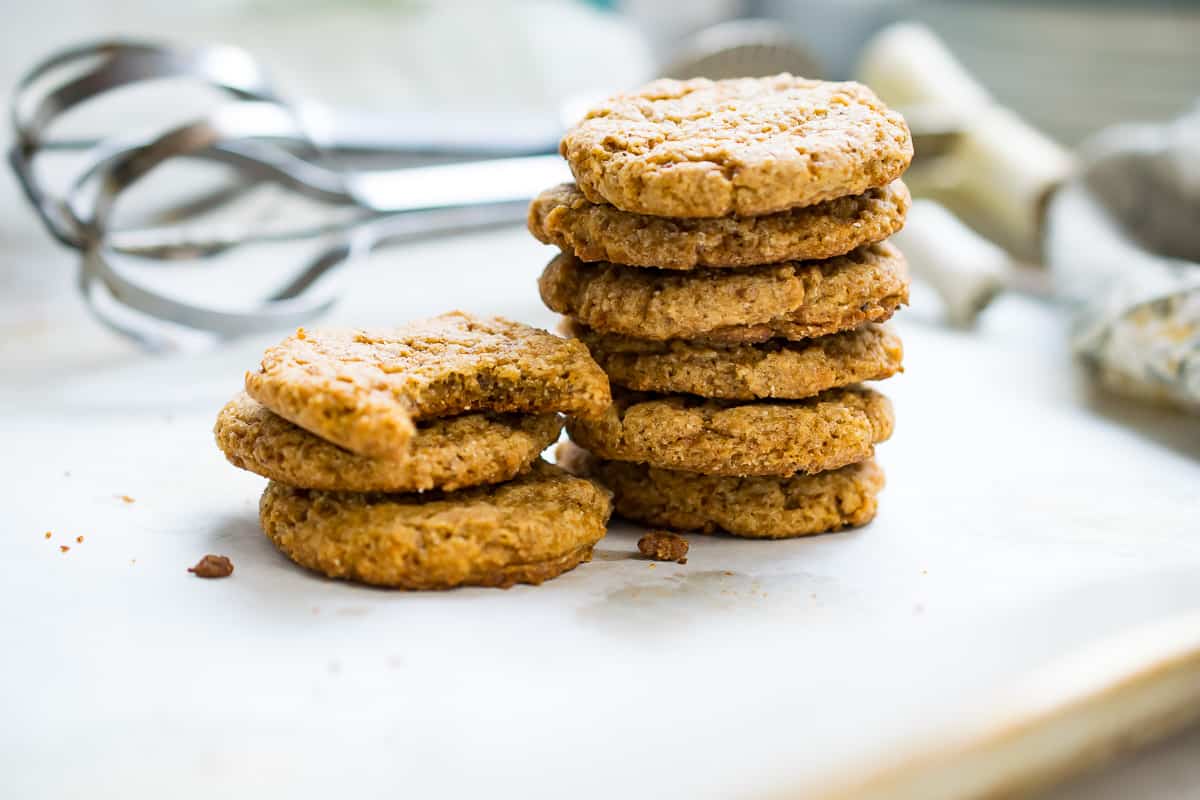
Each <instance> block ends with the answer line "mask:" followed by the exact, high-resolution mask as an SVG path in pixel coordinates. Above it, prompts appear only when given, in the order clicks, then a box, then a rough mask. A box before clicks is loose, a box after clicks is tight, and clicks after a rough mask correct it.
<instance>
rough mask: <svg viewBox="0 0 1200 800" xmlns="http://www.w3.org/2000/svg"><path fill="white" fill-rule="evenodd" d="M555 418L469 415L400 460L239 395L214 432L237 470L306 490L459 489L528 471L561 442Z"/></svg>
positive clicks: (427, 436) (415, 443)
mask: <svg viewBox="0 0 1200 800" xmlns="http://www.w3.org/2000/svg"><path fill="white" fill-rule="evenodd" d="M561 430H562V419H561V418H560V417H559V416H558V415H557V414H536V415H526V414H504V415H501V414H463V415H461V416H457V417H443V418H440V419H434V420H429V421H428V422H423V423H421V424H420V425H418V426H417V432H416V434H415V435H414V436H413V438H412V441H411V442H410V444H409V448H408V450H407V451H405V453H404V454H403V455H402V456H401V457H400V458H397V459H382V458H372V457H370V456H360V455H358V454H357V453H351V452H350V451H349V450H343V449H342V448H340V447H338V446H337V445H335V444H332V443H330V442H327V441H325V440H324V439H322V438H320V437H319V436H314V435H313V434H311V433H309V432H308V431H306V430H304V429H303V428H301V427H299V426H297V425H293V424H292V423H290V422H288V421H287V420H286V419H284V418H283V417H281V416H279V415H278V414H275V413H274V412H272V411H270V410H269V409H267V408H266V407H265V406H262V405H260V404H259V403H257V402H255V401H254V400H252V399H250V398H249V397H247V396H246V395H244V394H239V395H238V396H237V397H235V398H234V399H233V400H231V401H229V403H227V404H226V406H225V407H224V408H223V409H221V413H220V414H219V415H218V416H217V424H216V427H215V428H214V429H213V433H214V434H215V435H216V438H217V446H218V447H220V448H221V451H222V452H224V453H225V458H227V459H228V460H229V463H231V464H233V465H234V466H235V467H240V468H241V469H245V470H249V471H250V472H254V473H257V474H259V475H262V476H263V477H265V478H270V479H271V480H274V481H280V482H281V483H286V484H289V485H291V486H296V487H298V488H302V489H324V490H328V491H345V492H418V491H424V490H426V489H443V490H445V491H453V490H455V489H462V488H465V487H467V486H477V485H479V484H481V483H500V482H501V481H506V480H509V479H510V478H512V477H513V476H515V475H517V474H519V473H521V472H524V471H525V470H527V469H529V467H530V466H531V465H532V464H533V462H534V461H535V460H536V459H537V457H538V455H539V454H540V453H541V452H542V451H543V450H545V449H546V448H547V447H549V446H550V445H551V443H553V442H554V440H556V439H557V438H558V434H559V432H560V431H561Z"/></svg>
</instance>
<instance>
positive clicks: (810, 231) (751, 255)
mask: <svg viewBox="0 0 1200 800" xmlns="http://www.w3.org/2000/svg"><path fill="white" fill-rule="evenodd" d="M911 202H912V200H911V198H910V197H909V194H908V189H907V188H905V186H904V184H903V183H901V182H900V181H893V182H892V183H890V184H888V185H887V186H883V187H879V188H876V189H868V190H867V191H866V192H865V193H863V194H860V195H854V196H851V197H839V198H837V199H835V200H827V201H826V202H824V203H818V204H817V205H815V206H806V207H804V208H793V209H791V210H788V211H781V212H779V213H776V214H770V215H767V216H765V217H719V218H717V219H672V218H668V217H652V216H649V215H647V214H634V213H630V212H628V211H621V210H620V209H618V208H615V207H613V206H611V205H608V204H607V203H593V202H591V201H589V200H588V199H587V198H586V197H584V195H583V192H581V191H579V189H578V187H576V186H575V185H574V184H571V183H564V184H562V185H561V186H555V187H554V188H552V189H547V190H546V191H544V192H542V193H541V194H540V195H538V196H537V197H536V198H534V201H533V202H532V203H531V204H530V206H529V220H528V224H529V232H530V233H532V234H533V235H534V236H535V237H537V239H538V240H539V241H541V242H545V243H546V244H556V245H558V247H559V248H560V249H561V250H562V251H563V252H564V253H572V254H574V255H575V257H576V258H578V259H579V260H580V261H611V262H613V263H614V264H625V265H627V266H633V267H658V268H660V269H694V268H696V267H747V266H755V265H758V264H774V263H777V262H780V261H804V260H813V259H822V258H832V257H834V256H840V255H844V254H845V253H849V252H850V251H851V250H854V249H855V248H857V247H861V246H862V245H866V244H873V243H874V242H881V241H883V240H884V239H886V238H887V237H889V236H891V235H892V234H893V233H895V232H896V231H898V230H900V229H901V228H902V227H904V215H905V214H906V213H907V212H908V207H909V205H910V204H911Z"/></svg>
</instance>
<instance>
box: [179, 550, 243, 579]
mask: <svg viewBox="0 0 1200 800" xmlns="http://www.w3.org/2000/svg"><path fill="white" fill-rule="evenodd" d="M188 572H190V573H192V574H193V575H195V576H196V577H197V578H228V577H229V576H230V575H232V574H233V562H232V561H230V560H229V558H228V557H226V556H214V555H212V554H211V553H210V554H209V555H206V556H205V557H204V558H202V559H200V560H199V561H197V562H196V566H194V567H188Z"/></svg>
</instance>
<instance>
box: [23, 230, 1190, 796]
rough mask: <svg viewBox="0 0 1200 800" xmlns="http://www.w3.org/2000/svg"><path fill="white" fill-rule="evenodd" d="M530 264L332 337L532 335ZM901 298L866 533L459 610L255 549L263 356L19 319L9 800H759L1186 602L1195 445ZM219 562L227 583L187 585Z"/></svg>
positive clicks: (1092, 785) (403, 271)
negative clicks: (224, 426)
mask: <svg viewBox="0 0 1200 800" xmlns="http://www.w3.org/2000/svg"><path fill="white" fill-rule="evenodd" d="M29 252H30V253H34V252H37V253H40V254H41V255H42V256H44V257H46V258H47V260H48V261H49V262H51V263H48V264H47V269H53V270H62V271H63V272H65V271H66V267H67V264H66V263H57V262H66V261H67V259H66V258H65V257H64V256H63V255H62V254H61V253H58V254H57V255H52V252H57V251H50V250H49V249H48V246H44V245H33V244H31V245H30V249H29ZM548 256H549V253H548V251H547V250H546V249H545V248H542V247H541V246H539V245H537V244H536V243H534V242H532V241H531V240H530V239H529V237H528V235H527V234H525V233H524V232H523V231H521V230H519V229H512V230H504V231H498V232H493V233H488V234H478V235H472V236H463V237H458V238H455V239H447V240H440V241H430V242H426V243H421V244H418V245H412V246H407V247H405V248H402V249H396V250H392V251H388V252H387V253H385V254H382V255H380V256H379V257H377V258H376V259H375V260H374V261H373V262H372V263H371V264H370V265H366V266H364V267H362V268H361V269H359V270H358V271H357V272H356V274H355V281H354V283H353V288H352V291H351V294H350V296H348V297H347V298H346V301H345V302H344V303H343V304H342V305H341V306H339V308H338V310H337V311H336V313H335V315H334V320H333V321H337V322H348V323H351V324H361V325H364V326H365V325H373V324H386V323H388V322H394V321H399V320H403V319H409V318H413V317H417V316H423V315H428V314H432V313H437V312H440V311H443V310H446V309H448V308H451V307H463V308H468V309H471V310H474V311H478V312H482V313H491V312H498V313H505V314H507V315H509V316H513V317H516V318H519V319H523V320H526V321H529V322H533V323H537V324H541V325H544V326H550V325H552V324H553V322H554V319H553V316H552V315H551V314H550V313H549V312H548V311H546V310H545V309H544V308H542V306H541V303H540V301H539V300H538V298H537V293H536V287H535V285H534V281H535V278H536V275H537V274H538V272H539V271H540V269H541V266H542V265H543V264H544V262H545V260H546V259H547V258H548ZM917 305H918V307H917V308H915V309H913V310H909V311H907V312H905V313H902V314H901V315H899V318H898V320H897V323H898V326H899V330H900V332H901V334H902V335H903V336H904V339H905V344H906V351H907V357H906V365H907V372H906V374H905V375H903V376H901V377H899V378H896V379H894V380H891V381H888V382H887V383H885V384H883V385H882V386H881V388H882V389H883V390H884V391H885V392H887V393H888V394H889V395H890V396H891V397H892V398H893V399H894V402H895V406H896V411H897V420H898V421H897V433H896V435H895V437H894V438H893V440H892V441H891V442H888V443H887V444H885V445H883V446H881V447H880V449H879V459H880V462H881V463H882V465H883V466H884V468H885V469H886V470H887V473H888V479H889V486H888V488H887V490H886V491H885V493H884V495H883V497H882V503H881V511H880V516H879V518H878V519H877V521H876V522H874V523H873V524H872V525H870V526H868V527H867V528H865V529H862V530H859V531H854V532H849V533H843V534H838V535H831V536H824V537H816V538H811V539H804V540H794V541H785V542H745V541H739V540H736V539H732V538H727V537H703V536H693V537H691V539H692V553H691V555H690V558H689V563H688V564H687V565H686V566H680V565H673V564H658V565H656V566H651V565H650V564H649V563H647V562H645V561H641V560H637V559H633V558H631V557H630V554H631V553H632V551H633V550H634V549H635V548H634V542H635V540H636V536H637V530H636V528H633V527H632V526H627V525H624V524H617V525H614V527H613V529H612V532H611V533H610V535H609V537H608V538H607V539H606V540H605V541H604V542H603V543H602V544H601V546H600V548H599V550H598V552H597V557H596V559H595V561H593V562H592V563H591V564H588V565H584V566H583V567H580V568H579V569H578V570H576V571H574V572H572V573H570V574H568V575H566V576H564V577H562V578H560V579H558V580H555V581H552V582H550V583H547V584H545V585H544V586H542V587H539V588H532V587H517V588H514V589H512V590H509V591H496V590H464V591H456V592H451V593H443V594H403V593H391V592H386V591H380V590H375V589H368V588H363V587H358V586H353V585H348V584H344V583H336V582H331V581H327V580H323V579H320V578H317V577H314V576H312V575H310V574H308V573H305V572H303V571H302V570H300V569H299V568H297V567H295V566H293V565H292V564H291V563H290V562H288V561H287V560H286V559H284V558H283V557H282V556H280V555H279V554H277V553H276V552H275V551H274V550H273V548H272V547H271V546H270V544H269V543H268V542H267V541H266V540H265V538H264V537H263V536H262V535H261V533H260V532H259V531H258V528H257V521H256V516H255V508H256V501H257V495H258V493H259V492H260V491H261V487H262V481H261V480H260V479H258V478H257V477H255V476H253V475H249V474H247V473H243V472H239V471H238V470H235V469H233V468H232V467H230V466H228V465H227V464H226V463H225V462H224V460H223V459H222V457H221V455H220V453H218V452H217V450H216V448H215V447H214V446H213V444H212V442H211V434H210V428H211V425H212V421H213V419H214V417H215V414H216V411H217V409H218V408H219V407H220V405H221V404H222V403H223V402H224V400H226V399H227V398H228V396H230V395H231V394H232V393H233V392H234V391H235V390H236V389H237V388H238V387H239V385H240V381H241V374H242V371H243V370H244V369H245V368H247V367H249V366H251V365H252V364H253V363H254V362H255V360H256V353H257V352H258V351H259V350H260V349H261V346H262V343H261V342H247V343H242V344H239V345H236V346H232V347H230V348H228V349H226V350H223V351H221V352H218V353H212V354H207V355H203V356H191V357H186V358H184V357H180V358H174V359H152V358H144V357H140V356H136V355H131V354H130V353H129V351H128V350H127V349H126V348H124V347H123V346H122V345H119V344H117V343H116V342H115V341H114V340H111V339H108V338H106V335H105V334H103V333H102V332H100V331H99V330H97V329H96V328H94V327H92V324H91V323H90V322H88V321H87V320H86V318H85V317H83V316H82V311H81V310H80V309H79V308H78V307H77V306H76V305H75V303H74V301H71V300H63V299H58V300H55V301H54V302H53V303H50V302H49V301H47V302H46V303H45V304H44V305H43V306H38V307H30V310H27V313H29V314H34V315H37V314H43V315H44V316H42V317H40V318H38V319H37V320H35V321H34V322H30V321H29V317H28V316H27V317H26V318H25V321H23V322H21V323H20V324H19V328H20V329H19V330H17V329H16V328H15V327H14V326H13V325H10V326H9V327H8V328H7V329H6V330H3V331H2V332H3V333H4V342H5V344H4V346H3V349H0V359H2V363H3V364H4V366H3V370H4V375H5V379H4V381H3V385H2V387H0V410H2V411H3V415H2V416H0V432H2V434H3V440H4V442H5V452H6V455H7V458H6V459H4V461H3V462H0V485H4V486H5V487H6V489H7V492H8V496H9V498H10V500H9V501H8V502H7V503H6V504H5V507H4V511H3V512H0V527H2V529H3V530H4V532H5V534H6V535H7V537H8V542H9V550H8V553H7V555H6V558H5V559H3V560H2V561H0V600H2V603H0V608H2V609H3V611H0V618H2V619H3V630H4V631H5V633H6V637H5V638H6V644H7V646H6V648H5V650H6V655H5V658H4V674H5V680H4V681H3V683H0V707H3V708H4V709H5V717H6V725H5V726H4V730H3V732H2V733H0V770H2V771H3V774H4V775H5V776H6V782H7V783H8V784H9V785H10V786H11V787H13V788H12V791H13V796H17V797H23V798H35V797H60V796H76V795H82V794H84V793H87V794H88V796H94V797H118V796H119V797H125V798H128V797H152V796H161V795H162V794H163V793H164V791H165V792H169V794H170V796H173V797H192V796H195V797H200V796H212V795H213V793H214V791H215V792H217V793H218V794H225V793H227V792H228V793H238V794H248V793H249V789H250V787H253V791H254V792H255V794H262V793H264V792H265V793H266V794H267V795H268V796H289V797H296V796H304V797H307V796H319V795H325V794H328V793H329V792H333V791H339V792H341V793H343V794H346V795H350V794H353V795H355V796H360V797H373V796H383V795H384V794H388V795H389V796H391V795H394V794H395V793H396V792H397V791H406V792H407V793H414V794H415V795H416V796H451V795H455V794H461V793H467V792H470V793H473V794H480V793H482V792H484V791H487V792H489V793H501V794H503V793H504V791H514V790H515V789H517V788H519V789H520V790H521V791H522V792H523V793H525V794H526V795H527V796H533V797H540V796H552V795H555V796H557V795H561V794H564V793H565V794H568V795H570V796H580V797H592V796H595V797H602V796H618V795H619V796H625V795H629V794H635V795H644V796H655V797H666V796H681V797H683V796H689V797H697V796H712V797H722V796H729V795H730V794H738V795H756V794H759V793H761V792H765V791H768V790H777V789H779V788H780V787H786V788H799V787H804V786H809V785H811V784H812V783H813V782H814V781H818V780H820V779H822V778H823V777H825V776H827V775H829V774H833V773H837V772H839V771H841V770H843V769H849V770H851V771H854V770H860V769H863V768H865V767H867V766H869V765H872V764H875V763H877V762H879V761H880V760H883V759H886V758H887V757H889V756H890V755H894V754H895V753H897V752H901V751H903V750H904V748H905V747H906V746H908V744H910V743H911V742H913V741H918V740H923V739H926V738H929V737H932V736H934V735H935V734H936V733H937V732H938V731H941V730H944V729H946V728H947V727H952V726H953V725H954V724H955V723H956V720H961V719H964V718H968V717H970V716H971V715H972V714H973V713H974V712H975V711H977V710H978V709H980V708H983V707H985V706H987V704H988V703H989V702H990V701H991V699H992V698H994V697H996V696H997V693H998V692H1001V691H1003V689H1004V688H1005V687H1007V686H1010V685H1011V684H1013V683H1015V682H1019V681H1020V679H1021V678H1022V677H1023V676H1024V675H1027V674H1028V673H1029V672H1030V671H1031V670H1035V669H1037V668H1038V667H1040V666H1042V665H1043V664H1045V663H1046V662H1048V661H1051V660H1053V659H1056V658H1058V657H1060V656H1062V655H1069V654H1070V653H1072V652H1073V651H1074V650H1075V649H1076V648H1078V647H1082V646H1084V645H1087V644H1089V643H1091V642H1094V641H1096V640H1099V639H1102V638H1104V637H1107V636H1109V635H1112V634H1115V633H1119V632H1121V631H1125V630H1128V629H1129V628H1131V627H1134V626H1137V625H1139V624H1142V623H1145V622H1150V621H1153V620H1157V619H1162V618H1166V617H1169V616H1172V615H1174V614H1177V613H1180V612H1185V611H1191V610H1195V609H1200V583H1198V582H1197V581H1196V579H1195V576H1196V575H1197V574H1198V570H1200V536H1198V534H1200V527H1198V525H1200V523H1198V522H1197V519H1198V516H1197V511H1200V489H1198V487H1200V425H1197V423H1196V420H1195V418H1194V417H1186V416H1182V415H1176V414H1171V413H1167V412H1160V411H1157V410H1153V409H1150V408H1146V407H1142V406H1138V405H1134V404H1129V403H1126V402H1124V401H1120V400H1115V399H1111V398H1107V397H1104V396H1100V395H1096V394H1094V393H1093V392H1092V391H1091V390H1090V388H1089V387H1088V385H1087V383H1086V381H1085V380H1084V379H1083V378H1082V376H1081V375H1079V374H1078V373H1077V371H1076V370H1075V369H1074V368H1073V367H1071V366H1070V365H1069V363H1068V359H1067V355H1066V352H1065V346H1064V344H1063V338H1064V337H1063V329H1064V324H1063V322H1062V321H1061V320H1060V319H1059V318H1058V317H1057V316H1056V314H1055V312H1053V310H1051V309H1049V308H1046V307H1042V306H1038V305H1035V304H1033V303H1032V302H1029V301H1026V300H1022V299H1020V298H1011V299H1006V300H1003V301H1002V302H1001V303H1000V304H999V306H998V307H996V308H995V309H993V310H992V311H990V312H989V314H988V316H987V317H986V318H985V320H984V324H983V327H982V329H981V330H980V331H979V332H976V333H955V332H949V331H945V330H943V329H940V328H938V327H936V326H932V325H929V324H926V323H925V322H923V321H921V317H922V316H923V311H922V310H921V308H920V303H918V304H917ZM39 309H41V310H39ZM76 346H78V352H72V351H73V350H74V349H75V348H76ZM89 362H92V363H94V366H88V365H87V364H88V363H89ZM118 495H129V496H131V497H132V498H134V500H135V502H133V503H126V502H124V501H122V500H121V499H119V497H118ZM47 530H50V531H52V532H53V537H52V539H50V540H49V541H47V540H45V539H44V538H43V532H44V531H47ZM79 535H82V536H84V537H85V538H84V541H83V542H82V543H77V542H76V541H75V537H76V536H79ZM60 544H66V545H68V546H69V547H70V548H71V550H70V551H69V552H68V553H61V552H59V549H58V546H59V545H60ZM207 552H219V553H225V554H227V555H229V556H230V557H231V558H232V559H233V561H234V563H235V565H236V572H235V574H234V576H233V577H232V578H230V579H228V580H224V581H202V580H198V579H195V578H193V577H192V576H190V575H189V574H187V572H186V571H185V570H186V567H188V566H190V565H191V564H193V563H194V562H195V561H196V560H197V559H198V558H199V557H200V556H201V555H203V554H205V553H207ZM1198 754H1200V735H1198V734H1197V733H1192V734H1190V735H1188V736H1185V737H1180V738H1176V739H1174V740H1172V741H1171V742H1170V743H1168V744H1166V745H1163V746H1160V747H1158V748H1156V749H1154V750H1152V751H1150V753H1148V754H1147V755H1144V756H1142V757H1140V758H1137V759H1133V760H1129V761H1126V762H1123V763H1122V764H1119V765H1118V766H1116V767H1114V768H1110V769H1109V770H1107V771H1106V772H1104V773H1102V775H1101V776H1100V777H1097V778H1093V779H1084V780H1082V781H1076V782H1075V783H1074V784H1073V785H1068V786H1067V787H1064V788H1062V789H1060V790H1057V791H1056V792H1055V793H1054V794H1053V795H1052V796H1054V797H1056V798H1060V800H1066V798H1072V800H1074V798H1082V797H1118V796H1129V794H1130V789H1131V787H1137V791H1136V795H1137V796H1140V797H1149V798H1174V797H1184V796H1188V793H1192V794H1194V792H1195V789H1196V787H1197V786H1200V766H1198V765H1200V758H1197V757H1196V756H1197V755H1198ZM630 787H633V788H632V789H631V788H630Z"/></svg>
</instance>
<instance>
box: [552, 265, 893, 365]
mask: <svg viewBox="0 0 1200 800" xmlns="http://www.w3.org/2000/svg"><path fill="white" fill-rule="evenodd" d="M538 288H539V289H540V290H541V295H542V300H543V301H545V303H546V305H547V306H549V307H550V308H551V309H552V310H554V311H557V312H559V313H560V314H566V315H567V316H569V317H572V318H574V319H575V320H576V321H578V322H581V323H583V324H584V325H587V326H588V327H589V328H592V329H593V330H596V331H599V332H600V333H615V334H621V335H623V336H631V337H634V338H638V339H656V340H665V339H698V340H704V341H712V342H724V343H735V342H761V341H766V340H767V339H771V338H785V339H807V338H811V337H814V336H824V335H826V334H830V333H837V332H838V331H844V330H850V329H852V328H857V327H859V326H860V325H862V324H864V323H867V322H882V321H884V320H886V319H887V318H889V317H890V316H891V315H892V314H893V313H894V312H895V310H896V309H897V308H898V307H899V306H900V305H902V304H903V303H906V302H908V271H907V267H906V265H905V262H904V257H903V256H902V255H901V254H900V251H899V250H897V249H896V248H895V247H894V246H893V245H891V244H888V243H887V242H881V243H879V244H873V245H869V246H867V247H862V248H859V249H858V250H855V251H854V252H853V253H849V254H847V255H844V256H838V257H837V258H831V259H827V260H825V261H790V262H787V263H785V264H773V265H767V266H759V267H746V268H745V269H739V270H726V269H704V270H694V271H691V272H673V271H669V270H659V269H646V268H644V267H626V266H623V265H619V264H609V263H607V262H599V263H595V264H585V263H584V262H582V261H580V260H579V259H577V258H575V257H574V256H569V255H566V254H565V253H564V254H560V255H558V256H556V257H555V258H554V259H553V260H552V261H551V262H550V263H549V265H547V267H546V269H545V271H544V272H543V273H542V276H541V278H540V279H539V281H538Z"/></svg>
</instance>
